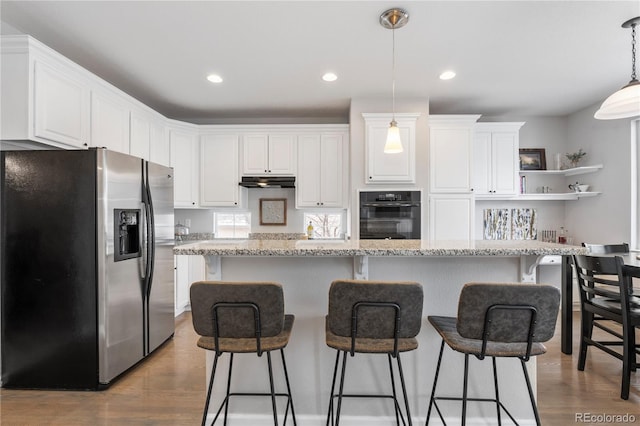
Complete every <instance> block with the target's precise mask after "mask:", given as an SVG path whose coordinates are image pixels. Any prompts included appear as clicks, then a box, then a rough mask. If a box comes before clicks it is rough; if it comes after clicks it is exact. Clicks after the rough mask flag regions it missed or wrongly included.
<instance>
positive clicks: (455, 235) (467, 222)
mask: <svg viewBox="0 0 640 426" xmlns="http://www.w3.org/2000/svg"><path fill="white" fill-rule="evenodd" d="M474 211H475V208H474V199H473V195H471V194H466V195H465V194H455V195H444V194H443V195H432V196H430V197H429V238H430V239H432V240H471V239H473V218H474Z"/></svg>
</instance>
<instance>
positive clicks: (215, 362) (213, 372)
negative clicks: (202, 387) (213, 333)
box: [202, 353, 220, 426]
mask: <svg viewBox="0 0 640 426" xmlns="http://www.w3.org/2000/svg"><path fill="white" fill-rule="evenodd" d="M219 356H220V355H218V353H216V356H215V358H214V359H213V368H212V369H211V377H210V378H209V386H208V388H207V399H206V400H205V403H204V412H203V413H202V426H206V424H207V413H208V412H209V401H210V400H211V390H212V389H213V379H214V377H215V376H216V367H217V366H218V357H219Z"/></svg>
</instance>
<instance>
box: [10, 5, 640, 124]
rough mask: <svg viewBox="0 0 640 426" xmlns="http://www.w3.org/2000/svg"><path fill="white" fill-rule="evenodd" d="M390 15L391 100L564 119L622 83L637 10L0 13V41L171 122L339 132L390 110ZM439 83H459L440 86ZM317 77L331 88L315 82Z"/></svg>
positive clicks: (49, 8)
mask: <svg viewBox="0 0 640 426" xmlns="http://www.w3.org/2000/svg"><path fill="white" fill-rule="evenodd" d="M391 7H403V8H405V9H406V10H407V11H408V12H409V14H410V20H409V23H408V24H407V26H405V27H404V28H401V29H398V30H396V33H395V36H396V99H400V98H412V99H414V98H422V99H427V98H428V99H429V102H430V109H431V112H432V113H436V114H461V113H479V114H484V115H492V116H498V115H505V114H509V115H521V116H522V115H524V116H527V115H553V116H557V115H559V116H562V115H567V114H571V113H573V112H575V111H578V110H580V109H583V108H585V107H587V106H590V105H593V104H596V103H599V102H601V101H602V100H604V98H606V97H607V96H608V95H609V94H611V93H613V92H614V91H615V90H617V89H618V88H620V87H622V86H623V85H625V84H626V83H627V82H628V81H629V80H630V76H631V31H630V30H629V29H623V28H621V24H622V22H624V21H626V20H628V19H630V18H633V17H635V16H640V1H637V0H633V1H531V2H527V1H406V0H405V1H284V2H275V1H253V2H250V1H193V2H191V1H139V2H136V1H79V2H78V1H7V0H2V2H1V3H0V19H1V20H2V23H3V25H2V28H0V30H1V31H2V33H4V34H7V33H15V32H22V33H26V34H30V35H32V36H34V37H35V38H37V39H38V40H40V41H41V42H43V43H45V44H46V45H48V46H50V47H52V48H53V49H55V50H57V51H58V52H60V53H62V54H63V55H65V56H67V57H68V58H70V59H71V60H73V61H75V62H77V63H79V64H80V65H82V66H84V67H85V68H87V69H89V70H90V71H92V72H93V73H95V74H97V75H99V76H100V77H102V78H104V79H105V80H107V81H109V82H111V83H112V84H114V85H115V86H117V87H119V88H120V89H122V90H124V91H125V92H127V93H129V94H130V95H132V96H134V97H135V98H137V99H139V100H140V101H142V102H144V103H145V104H147V105H149V106H150V107H152V108H154V109H155V110H157V111H159V112H160V113H162V114H164V115H166V116H168V117H171V118H176V119H183V120H191V121H194V122H199V123H203V122H211V123H216V122H217V123H219V122H225V121H226V122H243V121H244V122H252V121H256V120H258V119H260V118H262V119H271V120H272V121H278V120H281V121H283V122H284V121H287V120H298V121H300V120H301V121H309V122H311V121H313V120H316V121H341V122H346V121H347V120H348V111H349V103H350V100H351V99H353V98H372V99H373V98H375V99H387V98H388V99H389V103H390V108H391V48H392V42H391V40H392V32H391V31H390V30H387V29H384V28H383V27H382V26H380V25H379V23H378V17H379V15H380V13H382V12H383V11H384V10H386V9H388V8H391ZM7 24H8V25H7ZM638 38H640V35H639V37H638ZM638 49H639V50H640V47H639V48H638ZM446 69H454V70H455V71H456V72H457V74H458V75H457V77H456V78H455V79H453V80H450V81H441V80H439V79H438V75H439V74H440V73H441V72H442V71H444V70H446ZM326 71H333V72H335V73H336V74H338V77H339V78H338V80H337V81H336V82H334V83H326V82H324V81H322V80H321V78H320V77H321V75H322V74H323V73H324V72H326ZM212 72H215V73H218V74H220V75H222V76H223V78H224V83H222V84H220V85H213V84H211V83H209V82H208V81H207V80H206V79H205V77H206V76H207V75H208V74H209V73H212Z"/></svg>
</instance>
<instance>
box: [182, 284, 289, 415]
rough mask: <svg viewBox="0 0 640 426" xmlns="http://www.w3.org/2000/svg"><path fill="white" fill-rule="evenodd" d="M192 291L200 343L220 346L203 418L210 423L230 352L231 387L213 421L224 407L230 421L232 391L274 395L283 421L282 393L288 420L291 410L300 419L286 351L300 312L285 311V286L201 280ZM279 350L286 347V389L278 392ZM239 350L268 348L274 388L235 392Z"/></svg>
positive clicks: (209, 347)
mask: <svg viewBox="0 0 640 426" xmlns="http://www.w3.org/2000/svg"><path fill="white" fill-rule="evenodd" d="M190 296H191V312H192V318H193V327H194V329H195V331H196V333H198V334H199V335H200V338H199V339H198V343H197V345H198V346H199V347H201V348H203V349H206V350H210V351H214V352H215V358H214V362H213V368H212V370H211V377H210V380H209V386H208V390H207V398H206V401H205V407H204V412H203V414H202V424H203V425H205V424H206V418H207V413H208V411H209V401H210V399H211V393H212V389H213V382H214V379H215V374H216V367H217V365H218V358H220V356H222V354H224V353H225V352H226V353H229V354H230V359H229V374H228V378H227V391H226V396H225V398H224V399H223V401H222V403H221V404H220V407H219V409H218V411H217V413H216V415H215V418H214V419H213V422H212V424H213V423H215V422H216V420H217V419H218V416H219V415H220V413H221V412H222V409H223V408H224V410H225V413H224V417H225V421H224V423H225V424H227V414H228V407H229V398H230V397H231V396H270V397H271V404H272V409H273V421H274V424H275V425H278V413H277V407H276V397H286V399H287V406H286V410H285V413H284V420H283V424H286V422H287V417H288V414H289V410H291V418H292V419H293V424H294V425H295V424H296V417H295V410H294V407H293V398H292V395H291V386H290V385H289V376H288V373H287V364H286V362H285V357H284V348H285V346H287V344H288V343H289V337H290V336H291V329H292V327H293V321H294V316H293V315H285V314H284V295H283V291H282V286H281V285H280V284H278V283H273V282H226V281H200V282H195V283H193V284H192V285H191V292H190ZM275 350H279V351H280V355H281V358H282V367H283V373H284V379H285V383H286V386H287V392H286V393H276V392H275V387H274V380H273V369H272V363H271V351H275ZM236 353H255V354H257V355H258V356H259V357H261V356H262V354H263V353H266V354H267V366H268V376H269V388H270V392H269V393H251V392H243V393H240V392H233V393H232V392H231V390H230V387H231V373H232V370H233V355H234V354H236Z"/></svg>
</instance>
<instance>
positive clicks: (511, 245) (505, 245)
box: [173, 240, 588, 256]
mask: <svg viewBox="0 0 640 426" xmlns="http://www.w3.org/2000/svg"><path fill="white" fill-rule="evenodd" d="M173 253H174V254H178V255H214V256H521V255H573V254H588V250H587V249H585V248H583V247H578V246H570V245H565V244H555V243H543V242H540V241H535V240H475V241H430V240H349V241H345V240H209V241H199V242H196V243H192V244H183V245H180V246H176V247H174V249H173Z"/></svg>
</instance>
